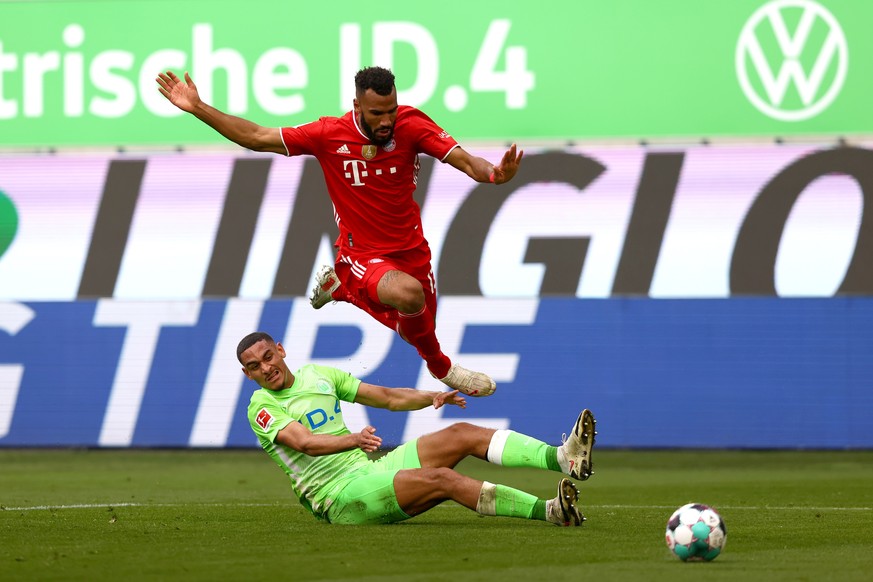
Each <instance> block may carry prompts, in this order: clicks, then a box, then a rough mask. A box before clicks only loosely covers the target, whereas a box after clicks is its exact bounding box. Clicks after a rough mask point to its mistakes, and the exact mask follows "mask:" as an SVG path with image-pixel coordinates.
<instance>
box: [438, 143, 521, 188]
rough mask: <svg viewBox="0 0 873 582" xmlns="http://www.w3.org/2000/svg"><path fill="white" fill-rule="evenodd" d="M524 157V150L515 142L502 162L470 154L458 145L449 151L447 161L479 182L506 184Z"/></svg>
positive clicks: (504, 155)
mask: <svg viewBox="0 0 873 582" xmlns="http://www.w3.org/2000/svg"><path fill="white" fill-rule="evenodd" d="M522 157H524V150H519V149H518V148H517V146H516V145H515V144H512V145H511V146H510V148H509V149H508V150H506V152H505V153H504V154H503V157H502V158H501V159H500V163H498V164H497V165H492V164H491V162H489V161H488V160H486V159H484V158H480V157H478V156H473V155H470V153H469V152H467V151H466V150H465V149H464V148H462V147H456V148H455V149H453V150H452V151H451V152H450V153H449V155H448V157H447V158H446V162H447V163H449V164H451V165H452V167H454V168H457V169H458V170H460V171H462V172H464V173H465V174H467V175H468V176H470V177H471V178H473V179H474V180H476V181H477V182H483V183H484V182H494V183H495V184H505V183H506V182H509V181H510V180H512V178H513V177H514V176H515V173H516V172H518V167H519V165H521V158H522Z"/></svg>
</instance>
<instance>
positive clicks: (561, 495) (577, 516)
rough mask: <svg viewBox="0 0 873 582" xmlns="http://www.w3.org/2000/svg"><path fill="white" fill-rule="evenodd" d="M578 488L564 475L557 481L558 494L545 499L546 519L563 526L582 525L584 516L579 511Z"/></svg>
mask: <svg viewBox="0 0 873 582" xmlns="http://www.w3.org/2000/svg"><path fill="white" fill-rule="evenodd" d="M578 502H579V490H578V489H577V488H576V485H574V484H573V482H572V481H570V480H569V479H567V478H566V477H564V478H563V479H561V482H560V483H558V496H557V497H555V498H554V499H549V500H548V501H546V521H548V522H550V523H554V524H555V525H560V526H564V527H568V526H569V527H575V526H580V525H582V522H584V521H585V516H584V515H582V512H581V511H579V507H578V505H577V504H578Z"/></svg>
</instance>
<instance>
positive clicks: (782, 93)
mask: <svg viewBox="0 0 873 582" xmlns="http://www.w3.org/2000/svg"><path fill="white" fill-rule="evenodd" d="M798 16H799V19H798ZM795 22H796V25H794V23H795ZM789 23H791V24H792V25H794V27H793V31H792V30H789ZM735 61H736V62H735V65H736V71H737V78H738V79H739V82H740V86H741V87H742V89H743V93H745V95H746V98H748V99H749V101H751V102H752V104H753V105H754V106H755V107H756V108H758V110H759V111H761V112H762V113H764V114H765V115H768V116H769V117H772V118H773V119H778V120H780V121H802V120H804V119H809V118H810V117H814V116H816V115H818V114H819V113H821V112H822V111H824V110H825V109H826V108H827V107H828V106H829V105H830V104H831V103H833V101H834V99H836V98H837V95H839V93H840V89H842V87H843V82H844V81H845V80H846V72H847V70H848V68H849V49H848V46H847V44H846V36H845V34H843V29H842V28H841V27H840V24H839V22H837V19H836V18H834V16H833V15H832V14H831V13H830V12H828V10H827V9H825V8H824V7H823V6H822V5H821V4H819V3H818V2H814V1H813V0H773V1H771V2H768V3H766V4H765V5H763V6H761V7H760V8H759V9H758V10H756V11H755V13H754V14H752V16H751V17H750V18H749V20H748V21H746V24H745V26H743V30H742V32H741V33H740V38H739V41H738V42H737V50H736V57H735ZM789 89H793V92H790V91H789ZM786 97H789V98H788V99H786Z"/></svg>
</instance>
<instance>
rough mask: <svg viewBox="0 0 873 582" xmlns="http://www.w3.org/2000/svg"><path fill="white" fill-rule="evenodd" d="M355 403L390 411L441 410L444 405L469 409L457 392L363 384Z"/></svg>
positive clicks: (359, 388)
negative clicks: (430, 408) (429, 407)
mask: <svg viewBox="0 0 873 582" xmlns="http://www.w3.org/2000/svg"><path fill="white" fill-rule="evenodd" d="M355 402H357V403H358V404H363V405H365V406H372V407H373V408H387V409H388V410H421V409H422V408H427V407H428V406H433V407H434V408H440V407H441V406H443V405H444V404H453V405H455V406H460V407H461V408H466V407H467V401H466V399H464V396H463V395H461V394H460V393H459V392H458V391H457V390H452V391H448V392H447V391H443V392H431V391H428V390H414V389H412V388H386V387H385V386H377V385H375V384H367V383H366V382H361V385H360V386H359V387H358V394H357V396H355Z"/></svg>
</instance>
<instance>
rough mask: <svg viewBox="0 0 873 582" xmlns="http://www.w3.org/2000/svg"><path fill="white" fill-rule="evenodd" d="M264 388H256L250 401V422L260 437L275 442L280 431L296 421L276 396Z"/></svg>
mask: <svg viewBox="0 0 873 582" xmlns="http://www.w3.org/2000/svg"><path fill="white" fill-rule="evenodd" d="M263 390H265V389H264V388H261V389H260V390H256V391H255V392H254V394H252V399H251V401H250V402H249V409H248V416H249V424H250V425H251V427H252V430H253V431H254V432H255V435H256V436H257V437H258V438H259V439H264V440H266V441H267V442H273V441H275V439H276V435H277V434H279V431H280V430H282V429H283V428H285V427H286V426H288V425H289V424H291V423H292V422H294V419H293V418H291V417H290V416H289V415H288V413H287V412H285V409H284V408H282V407H281V406H279V403H278V402H276V399H275V398H272V397H271V396H270V395H269V394H265V393H264V392H263Z"/></svg>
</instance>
